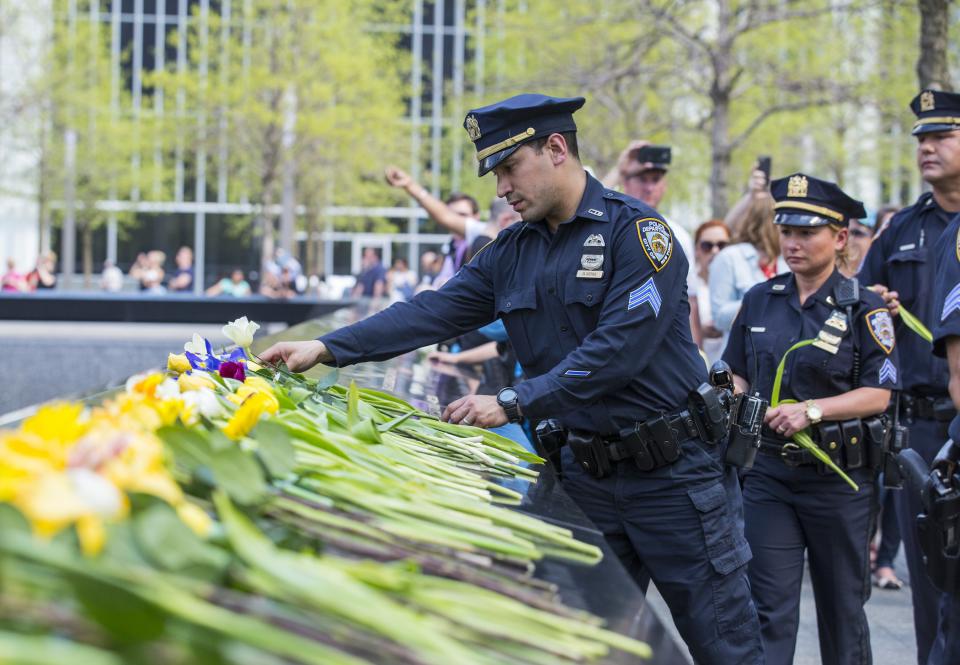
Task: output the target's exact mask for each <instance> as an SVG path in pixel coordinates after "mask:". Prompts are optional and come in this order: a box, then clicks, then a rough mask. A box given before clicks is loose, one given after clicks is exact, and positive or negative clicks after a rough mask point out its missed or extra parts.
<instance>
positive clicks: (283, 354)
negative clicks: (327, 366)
mask: <svg viewBox="0 0 960 665" xmlns="http://www.w3.org/2000/svg"><path fill="white" fill-rule="evenodd" d="M260 358H262V359H263V360H264V361H265V362H268V363H273V364H277V363H278V362H280V361H281V360H282V361H283V362H285V363H286V364H287V367H289V368H290V370H291V371H293V372H303V371H306V370H308V369H310V368H311V367H313V366H314V365H316V364H317V363H326V362H331V361H333V355H332V354H331V353H330V352H329V351H327V347H325V346H324V345H323V342H321V341H319V340H316V339H312V340H310V341H307V342H278V343H276V344H274V345H273V346H271V347H270V348H269V349H267V350H266V351H264V352H263V353H261V354H260Z"/></svg>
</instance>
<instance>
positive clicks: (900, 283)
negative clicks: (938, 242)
mask: <svg viewBox="0 0 960 665" xmlns="http://www.w3.org/2000/svg"><path fill="white" fill-rule="evenodd" d="M926 262H927V250H926V249H924V248H922V247H921V248H917V249H909V250H904V251H900V252H894V253H893V254H891V255H890V259H889V265H888V270H887V272H888V273H889V275H890V283H889V284H885V285H884V286H886V287H887V288H889V289H891V290H892V291H896V292H897V293H898V294H900V301H901V302H903V303H906V304H912V303H914V302H916V300H917V296H918V295H919V294H921V293H925V292H926V289H927V288H929V285H928V284H927V283H926V281H927V280H926V279H925V274H926V269H925V267H926Z"/></svg>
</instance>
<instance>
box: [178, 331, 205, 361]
mask: <svg viewBox="0 0 960 665" xmlns="http://www.w3.org/2000/svg"><path fill="white" fill-rule="evenodd" d="M183 350H184V351H189V352H190V353H192V354H193V355H195V356H201V357H203V356H205V355H207V341H206V340H205V339H204V338H203V336H202V335H201V334H200V333H193V340H191V341H189V342H187V343H186V344H184V345H183Z"/></svg>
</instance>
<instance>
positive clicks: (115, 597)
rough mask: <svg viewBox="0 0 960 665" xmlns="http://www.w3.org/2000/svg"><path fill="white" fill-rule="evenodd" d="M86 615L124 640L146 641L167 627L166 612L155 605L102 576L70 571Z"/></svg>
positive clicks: (66, 575) (125, 641)
mask: <svg viewBox="0 0 960 665" xmlns="http://www.w3.org/2000/svg"><path fill="white" fill-rule="evenodd" d="M64 578H65V579H66V580H67V581H68V582H69V583H70V585H71V586H72V587H73V590H74V594H75V595H76V598H77V600H78V601H79V602H80V604H81V605H83V607H84V609H85V610H86V613H87V615H88V616H89V617H90V618H91V619H93V620H94V621H96V622H97V623H98V624H100V625H101V626H103V627H104V628H105V629H106V630H107V631H108V632H109V633H111V634H112V635H113V636H114V638H116V639H117V641H119V642H121V643H127V644H129V643H131V642H145V641H148V640H154V639H156V638H158V637H160V636H161V635H162V634H163V632H164V630H165V629H166V620H167V617H166V615H165V614H164V613H163V612H162V611H160V610H158V609H157V608H156V607H155V606H154V605H151V604H150V603H147V602H146V601H144V600H143V599H142V598H139V597H137V596H136V595H134V594H132V593H130V592H129V591H127V590H126V589H124V588H123V587H122V586H121V585H119V584H114V583H112V582H108V581H106V580H104V579H103V578H100V579H96V578H94V577H92V576H88V575H82V574H76V573H67V574H65V575H64Z"/></svg>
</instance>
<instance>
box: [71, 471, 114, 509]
mask: <svg viewBox="0 0 960 665" xmlns="http://www.w3.org/2000/svg"><path fill="white" fill-rule="evenodd" d="M67 477H68V478H69V479H70V484H71V485H72V486H73V490H74V491H75V492H76V493H77V496H78V497H79V499H80V500H81V501H82V502H83V506H84V507H85V508H86V509H88V510H90V511H91V512H93V513H96V514H97V515H99V516H100V517H106V518H110V517H116V516H117V515H119V514H120V512H121V511H122V510H123V497H122V496H121V494H120V490H118V489H117V487H116V485H114V484H113V483H111V482H110V481H109V480H107V479H106V478H104V477H103V476H101V475H100V474H98V473H95V472H93V471H91V470H90V469H70V470H68V471H67Z"/></svg>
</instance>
